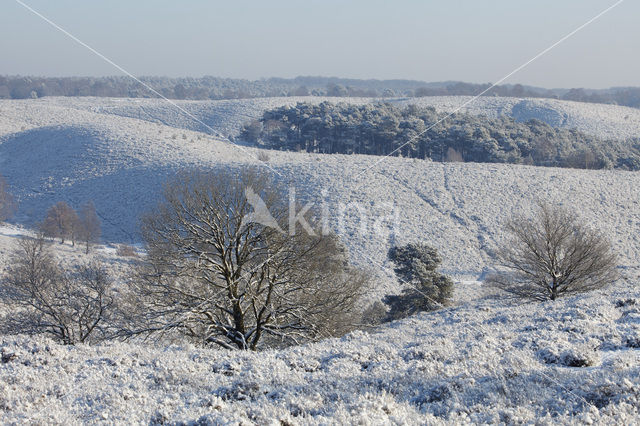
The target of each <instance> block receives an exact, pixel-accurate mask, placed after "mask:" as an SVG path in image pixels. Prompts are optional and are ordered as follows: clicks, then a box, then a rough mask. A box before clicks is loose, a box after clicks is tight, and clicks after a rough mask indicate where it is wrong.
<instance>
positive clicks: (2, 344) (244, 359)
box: [0, 277, 640, 425]
mask: <svg viewBox="0 0 640 426" xmlns="http://www.w3.org/2000/svg"><path fill="white" fill-rule="evenodd" d="M635 279H636V277H634V282H635ZM639 318H640V293H639V292H638V289H637V288H635V287H633V286H631V285H630V284H629V283H628V282H625V283H624V286H620V287H617V288H611V289H609V290H607V291H598V292H594V293H590V294H587V295H581V296H576V297H571V298H567V299H562V300H560V301H556V302H545V303H540V304H536V303H534V304H522V303H519V304H518V305H505V304H504V302H501V301H496V300H492V299H490V298H488V299H478V300H475V301H473V302H467V303H464V304H461V305H459V306H457V307H453V308H448V309H444V310H440V311H436V312H432V313H422V314H417V315H415V316H412V317H411V318H409V319H406V320H402V321H397V322H393V323H390V324H388V325H385V326H381V327H379V328H377V329H375V330H372V331H370V332H355V333H352V334H349V335H347V336H345V337H343V338H341V339H331V340H326V341H323V342H320V343H316V344H309V345H305V346H301V347H293V348H289V349H285V350H277V351H266V352H260V353H246V352H243V353H237V352H236V353H229V352H228V351H219V350H211V349H199V348H196V347H192V346H184V345H183V346H170V347H152V346H148V345H141V344H129V343H113V344H108V345H100V346H84V345H79V346H60V345H58V344H56V343H54V342H52V341H49V340H47V339H44V338H39V337H36V338H27V337H20V336H17V337H9V336H4V337H3V336H0V355H1V356H2V364H0V421H1V422H2V423H42V422H44V423H59V424H79V423H109V424H110V423H120V424H125V423H126V424H135V423H138V424H141V423H145V424H150V423H151V424H158V423H165V422H187V423H192V424H196V423H197V424H238V423H240V424H249V423H258V424H272V423H280V422H282V423H283V424H285V423H286V424H327V423H339V424H345V423H357V422H363V423H365V424H407V423H410V424H425V423H428V424H461V423H470V422H472V423H492V424H496V423H508V424H513V423H531V422H536V423H537V424H575V423H581V424H593V423H598V424H620V425H628V424H633V423H634V422H636V421H637V419H638V416H639V415H640V413H639V412H638V410H639V408H638V407H639V404H640V393H639V389H640V379H639V377H640V370H639V367H638V365H639V361H640V350H639V349H638V347H640V341H639V338H640V335H639V330H640V327H639Z"/></svg>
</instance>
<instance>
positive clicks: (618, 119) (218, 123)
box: [44, 96, 640, 139]
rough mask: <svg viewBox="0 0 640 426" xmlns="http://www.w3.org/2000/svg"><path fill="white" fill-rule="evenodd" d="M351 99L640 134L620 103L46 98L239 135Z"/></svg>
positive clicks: (639, 121)
mask: <svg viewBox="0 0 640 426" xmlns="http://www.w3.org/2000/svg"><path fill="white" fill-rule="evenodd" d="M324 101H328V102H333V103H337V102H347V103H352V104H364V103H370V102H389V103H392V104H397V105H402V106H404V105H410V104H415V105H420V106H432V107H434V108H436V110H438V111H442V112H454V111H460V112H463V113H469V114H473V115H486V116H487V117H499V116H509V117H513V118H514V119H516V120H518V121H528V120H531V119H537V120H540V121H544V122H545V123H548V124H549V125H551V126H553V127H559V128H566V129H578V130H580V131H583V132H585V133H588V134H592V135H596V136H600V137H602V138H605V139H624V138H630V137H631V138H633V137H635V138H637V137H640V110H638V109H637V108H629V107H621V106H616V105H605V104H592V103H582V102H571V101H561V100H556V99H539V98H531V99H518V98H500V97H481V98H477V99H474V98H472V97H471V96H434V97H424V98H384V99H371V98H335V97H327V98H323V97H313V96H311V97H287V98H264V99H238V100H223V101H172V102H174V103H175V104H177V105H178V106H179V107H180V108H182V109H184V110H185V111H187V112H188V113H189V114H191V115H192V117H189V116H186V115H185V114H184V112H183V111H180V110H179V109H178V108H176V107H175V106H173V105H171V104H169V103H168V102H166V101H164V100H158V99H109V98H54V99H45V100H44V102H53V103H55V104H57V105H61V106H65V107H69V108H78V109H83V110H88V111H93V112H97V113H100V114H112V115H118V116H122V117H130V118H137V119H140V120H144V121H150V122H153V123H161V124H166V125H169V126H172V127H178V128H184V129H189V130H196V131H202V132H206V133H212V134H217V135H224V136H229V135H231V136H235V135H237V134H238V133H239V131H240V129H241V128H242V125H243V124H244V123H246V122H248V121H249V120H251V119H256V118H259V117H261V116H262V113H263V112H264V111H265V110H267V109H272V108H275V107H279V106H283V105H295V104H296V103H298V102H311V103H320V102H324Z"/></svg>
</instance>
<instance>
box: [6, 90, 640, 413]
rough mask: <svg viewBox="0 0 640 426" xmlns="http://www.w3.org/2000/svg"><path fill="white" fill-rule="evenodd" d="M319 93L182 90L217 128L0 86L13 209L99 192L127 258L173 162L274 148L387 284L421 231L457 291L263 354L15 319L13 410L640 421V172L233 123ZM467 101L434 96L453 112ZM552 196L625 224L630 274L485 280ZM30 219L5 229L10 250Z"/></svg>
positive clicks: (618, 114) (108, 255)
mask: <svg viewBox="0 0 640 426" xmlns="http://www.w3.org/2000/svg"><path fill="white" fill-rule="evenodd" d="M299 100H307V98H300V99H296V98H283V99H280V98H272V99H267V100H251V101H248V100H242V101H212V102H180V105H181V106H182V107H183V108H185V109H188V110H189V111H190V112H191V113H192V114H194V115H195V116H196V117H198V119H199V120H202V121H203V122H204V123H206V124H207V126H210V128H209V127H207V126H203V124H202V123H199V122H197V121H193V120H189V119H187V118H184V117H183V116H181V115H180V114H179V112H177V111H176V110H175V108H174V107H171V106H170V105H167V104H166V103H163V101H159V100H142V99H139V100H130V99H92V98H82V99H65V98H45V99H39V100H25V101H0V174H2V175H4V176H5V177H6V178H7V182H8V183H9V185H10V189H11V191H12V192H13V193H14V194H15V196H16V198H17V200H18V201H19V203H20V210H19V212H18V214H17V216H16V217H15V218H14V219H13V221H14V223H15V224H16V225H24V226H27V227H29V226H32V225H34V224H35V223H36V222H37V221H41V220H42V219H43V218H44V214H45V212H46V210H47V208H49V207H50V206H51V205H53V204H55V203H56V202H58V201H66V202H68V203H69V204H70V205H72V206H74V207H76V208H77V207H79V206H81V205H82V204H84V203H85V202H87V201H88V200H93V202H94V203H95V206H96V209H97V212H98V215H99V216H100V218H101V220H102V224H103V242H104V243H105V244H107V246H103V247H101V248H99V249H98V250H97V251H96V253H95V254H93V256H99V257H101V258H102V259H104V260H105V261H107V262H108V263H109V264H110V265H111V266H110V268H112V269H113V270H114V271H115V272H116V274H115V275H116V277H117V276H118V274H119V273H120V272H122V271H124V270H125V269H126V265H127V262H128V260H127V259H123V258H121V257H119V256H118V255H117V254H116V253H115V249H114V246H113V244H117V243H121V242H127V243H134V244H136V243H139V242H140V237H139V235H138V218H139V215H140V213H141V212H143V211H146V210H148V209H149V208H150V207H151V206H152V205H153V204H154V203H155V201H156V199H157V197H158V194H159V193H160V190H161V185H162V183H163V182H164V181H165V180H166V178H167V177H169V176H173V175H174V174H175V173H176V172H177V171H179V170H183V169H185V168H192V167H201V168H211V167H214V168H224V167H238V166H242V165H247V164H254V165H261V166H262V167H269V168H272V169H273V170H275V171H276V172H277V173H278V174H279V175H278V176H279V179H282V180H283V181H284V182H290V183H292V185H293V186H294V187H295V190H296V197H300V198H301V199H302V200H303V201H304V202H307V201H313V202H314V203H317V206H319V207H320V208H323V207H326V209H327V210H328V211H329V212H330V220H329V222H330V225H331V227H332V228H333V229H335V230H336V231H337V232H338V234H339V235H341V237H342V239H343V240H344V242H345V243H346V244H347V246H348V249H349V251H350V255H351V258H352V260H353V261H354V262H356V263H357V264H359V265H361V266H364V267H368V268H370V269H372V270H374V272H375V273H376V274H377V275H378V282H379V285H378V287H377V288H376V291H375V292H373V293H372V294H371V295H370V297H371V298H372V300H375V299H379V298H380V297H382V296H383V295H385V294H387V293H390V292H397V291H398V290H399V288H398V284H397V282H396V281H395V279H394V276H393V273H392V270H391V265H390V264H389V263H388V262H387V261H386V254H387V250H388V248H389V246H390V245H391V244H392V243H396V244H404V243H409V242H417V241H419V242H425V243H428V244H429V245H431V246H433V247H435V248H437V250H438V252H439V253H440V254H441V256H442V258H443V263H442V271H443V272H445V273H449V274H452V275H454V276H455V277H456V278H457V280H456V284H455V286H454V287H455V292H454V297H453V300H454V306H453V307H449V308H446V309H443V310H440V311H436V312H432V313H422V314H418V315H415V316H413V317H410V318H408V319H405V320H402V321H398V322H394V323H390V324H388V325H384V326H381V327H379V328H376V329H374V330H370V331H367V332H356V333H352V334H350V335H347V336H345V337H344V338H342V339H332V340H327V341H323V342H319V343H315V344H309V345H305V346H301V347H293V348H289V349H285V350H278V351H275V350H272V351H266V352H262V353H259V354H255V353H233V354H230V353H229V352H226V351H216V350H205V349H199V348H195V347H191V346H171V347H167V348H164V347H151V346H147V345H143V344H139V343H112V344H108V345H103V346H84V345H79V346H75V347H64V346H59V345H57V344H55V343H53V342H52V341H48V340H46V339H44V338H27V337H20V336H18V337H6V336H2V337H0V353H1V355H2V364H0V422H3V423H28V422H31V423H33V422H36V423H37V422H45V423H65V424H74V423H87V422H104V423H114V422H115V423H162V422H171V421H185V422H194V423H195V422H196V421H200V423H202V424H207V423H209V424H216V423H239V422H244V423H250V422H257V423H269V422H273V423H278V422H281V421H282V422H284V423H286V424H302V423H304V424H308V423H322V424H326V423H353V422H358V421H362V422H365V423H367V422H368V423H396V424H402V423H425V422H426V423H433V424H438V423H448V424H453V423H458V424H459V423H465V422H467V423H468V422H474V423H498V422H505V423H519V422H534V421H536V420H540V421H541V422H542V423H548V424H557V423H567V424H568V423H575V422H582V423H586V424H590V423H593V422H598V423H617V424H631V423H633V422H636V421H637V418H638V416H639V413H638V404H639V403H640V402H639V400H638V398H639V397H638V395H639V394H638V392H639V391H638V389H640V380H639V379H638V377H640V371H638V358H639V354H640V353H639V352H638V347H639V346H640V343H639V339H640V336H639V333H638V331H639V329H640V311H639V309H640V308H639V306H640V292H639V291H638V289H637V288H636V287H635V284H636V283H637V279H638V265H639V264H640V241H639V239H640V204H639V203H640V200H639V199H638V196H637V188H638V187H640V177H639V176H640V175H638V174H637V173H634V172H626V171H609V170H600V171H588V170H572V169H555V168H538V167H531V166H512V165H501V164H469V163H433V162H428V161H424V160H417V159H404V158H384V159H382V158H381V157H372V156H361V155H321V154H307V153H292V152H280V151H264V150H259V149H256V148H251V147H247V146H238V145H234V144H233V143H232V142H230V141H229V140H226V137H227V136H235V135H236V134H237V133H238V131H239V130H240V128H241V126H242V125H243V124H244V123H245V122H246V121H247V119H252V118H257V117H259V116H260V115H261V114H262V113H263V111H264V110H265V109H269V108H273V107H276V106H279V105H283V104H285V103H287V102H288V103H290V104H291V105H293V104H295V103H296V102H298V101H299ZM322 100H323V99H320V98H319V99H316V98H314V102H320V101H322ZM464 100H465V99H464V98H463V99H460V98H455V97H450V98H424V99H420V100H418V101H419V102H426V103H428V102H440V103H439V104H438V105H434V106H435V107H436V108H437V109H438V110H439V111H450V110H452V109H453V108H455V107H454V103H455V102H458V105H459V104H460V103H462V102H464ZM350 101H351V102H354V100H353V99H350ZM413 101H414V100H411V102H413ZM358 102H369V100H360V101H358ZM396 102H408V101H405V100H397V101H396ZM522 103H524V104H522ZM423 104H424V103H423ZM518 105H521V106H520V107H518ZM523 105H524V106H523ZM518 108H520V109H518ZM551 111H553V112H551ZM467 112H470V113H474V114H476V113H477V114H486V115H489V116H497V115H503V114H506V115H512V116H514V117H516V118H517V119H523V120H524V119H528V118H532V117H530V116H529V115H532V114H534V115H535V114H537V116H536V117H535V118H539V119H543V120H545V121H547V122H550V121H552V120H555V118H553V117H556V116H555V115H554V114H560V116H562V117H564V115H563V114H566V117H565V118H563V119H562V120H561V121H560V122H556V123H555V124H553V125H557V126H564V127H567V128H572V127H575V128H578V129H579V130H581V131H584V132H586V133H590V134H594V135H597V136H600V137H612V136H616V137H619V138H627V137H633V136H637V135H638V134H639V133H640V112H639V111H637V110H634V109H629V108H622V107H615V106H604V105H594V104H578V103H571V102H560V101H548V100H537V99H535V100H518V99H500V98H482V99H480V100H478V101H477V103H474V104H472V105H469V109H468V111H467ZM517 114H521V115H520V116H518V115H517ZM545 117H546V118H545ZM549 117H551V118H549ZM219 135H222V136H223V137H221V136H219ZM232 139H233V138H232ZM265 152H266V153H267V156H266V157H265V155H264V153H265ZM259 156H260V157H261V159H260V160H259V159H258V157H259ZM538 198H544V199H546V200H548V201H550V202H552V203H560V204H562V205H564V206H567V207H570V208H574V209H575V210H576V211H577V212H578V213H579V215H580V216H581V217H582V219H583V221H584V223H587V224H592V225H593V226H595V227H597V228H599V229H600V230H601V231H602V232H603V233H604V234H606V235H607V236H608V237H609V238H610V239H611V241H612V242H613V245H614V250H615V251H616V253H617V254H618V255H619V265H620V270H621V272H622V274H623V276H624V277H625V279H624V280H622V281H620V282H619V283H618V284H616V286H615V287H612V288H609V289H607V290H600V291H596V292H593V293H589V294H586V295H580V296H573V297H570V298H567V299H562V300H560V301H555V302H545V303H541V304H522V303H519V304H517V305H516V304H514V305H510V304H508V303H505V302H504V301H502V300H500V299H493V298H492V297H491V295H489V294H485V292H484V291H483V288H482V286H481V284H480V283H479V281H478V280H479V279H480V280H481V279H482V278H483V276H484V272H485V271H486V268H487V267H490V266H492V264H493V262H494V251H495V250H496V249H497V248H498V247H499V245H500V242H501V240H502V238H503V232H502V225H503V223H504V222H505V220H507V219H509V218H510V217H512V216H513V215H514V214H522V213H526V212H529V211H531V210H532V209H533V206H534V204H535V201H536V199H538ZM25 232H27V231H24V230H23V229H22V228H18V227H16V226H10V227H4V228H2V229H0V258H2V259H3V260H4V259H6V254H7V252H8V250H9V248H10V247H11V246H12V244H15V238H16V235H20V234H24V233H25ZM109 244H112V245H111V246H109ZM56 246H57V248H56V251H57V253H58V256H59V257H60V258H61V259H67V260H68V259H71V261H73V259H74V258H81V257H82V256H83V254H82V252H81V251H82V249H81V248H77V249H72V248H70V247H69V246H68V245H59V244H57V245H56ZM3 263H4V262H3ZM3 309H4V308H3V307H1V306H0V310H3Z"/></svg>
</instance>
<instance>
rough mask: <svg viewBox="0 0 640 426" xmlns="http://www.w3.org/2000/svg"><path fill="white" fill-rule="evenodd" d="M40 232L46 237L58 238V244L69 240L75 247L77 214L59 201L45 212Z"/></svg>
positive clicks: (77, 223)
mask: <svg viewBox="0 0 640 426" xmlns="http://www.w3.org/2000/svg"><path fill="white" fill-rule="evenodd" d="M40 230H41V231H42V233H43V234H44V235H45V236H46V237H49V238H60V243H64V242H65V240H67V239H70V240H71V242H72V244H73V245H75V242H76V238H77V236H78V231H79V220H78V214H77V213H76V211H75V210H74V209H73V208H72V207H71V206H70V205H69V204H67V203H65V202H64V201H59V202H57V203H56V204H55V205H53V206H51V207H50V208H49V210H47V216H46V217H45V219H44V221H43V222H42V224H41V225H40Z"/></svg>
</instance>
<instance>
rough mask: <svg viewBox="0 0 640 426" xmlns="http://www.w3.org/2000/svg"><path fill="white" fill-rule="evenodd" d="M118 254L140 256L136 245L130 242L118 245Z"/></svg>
mask: <svg viewBox="0 0 640 426" xmlns="http://www.w3.org/2000/svg"><path fill="white" fill-rule="evenodd" d="M116 254H117V255H118V256H122V257H138V252H137V251H136V249H135V247H133V246H130V245H128V244H120V245H119V246H118V250H117V251H116Z"/></svg>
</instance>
